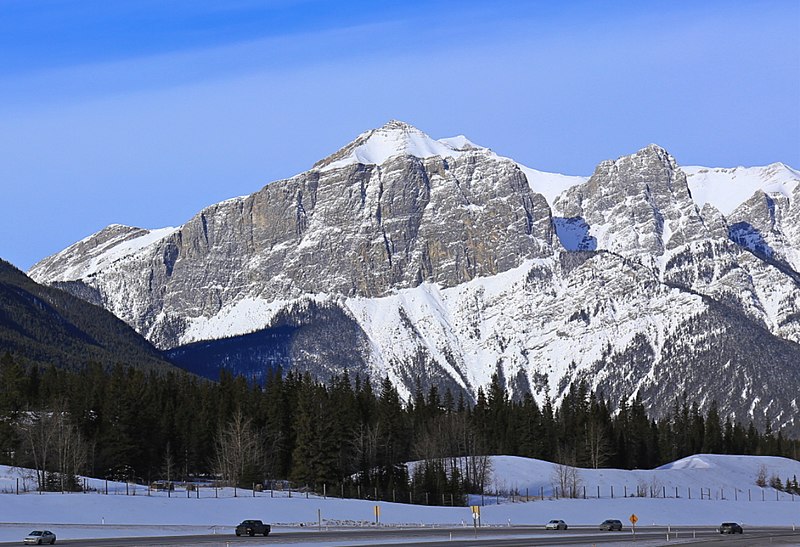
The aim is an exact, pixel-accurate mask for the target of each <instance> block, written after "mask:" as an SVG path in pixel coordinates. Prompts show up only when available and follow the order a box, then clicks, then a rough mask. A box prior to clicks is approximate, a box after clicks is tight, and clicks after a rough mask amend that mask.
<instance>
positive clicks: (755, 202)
mask: <svg viewBox="0 0 800 547" xmlns="http://www.w3.org/2000/svg"><path fill="white" fill-rule="evenodd" d="M798 269H800V184H798V177H797V172H796V171H794V170H792V169H791V168H788V167H786V166H784V165H782V164H773V165H770V166H767V167H763V168H747V169H744V168H737V169H732V170H725V169H706V168H696V167H692V168H687V169H683V168H681V167H680V166H679V164H678V162H677V160H676V159H675V158H673V157H672V156H671V155H670V154H669V153H668V152H667V151H666V150H663V149H662V148H660V147H658V146H656V145H650V146H647V147H645V148H643V149H642V150H640V151H638V152H635V153H634V154H631V155H628V156H623V157H621V158H618V159H616V160H609V161H605V162H602V163H601V164H600V165H599V166H598V167H597V169H596V170H595V173H594V174H593V175H592V177H590V178H588V179H586V178H582V177H567V176H564V175H556V174H549V173H542V172H539V171H536V170H534V169H530V168H528V167H525V166H521V165H520V164H518V163H516V162H515V161H513V160H512V159H510V158H505V157H501V156H499V155H497V154H495V153H494V152H492V151H491V150H490V149H488V148H485V147H482V146H479V145H476V144H474V143H472V142H471V141H469V140H468V139H466V138H465V137H463V136H461V137H454V138H449V139H440V140H436V139H432V138H431V137H429V136H428V135H426V134H424V133H423V132H422V131H420V130H418V129H416V128H414V127H411V126H409V125H407V124H404V123H402V122H397V121H392V122H389V123H388V124H386V125H385V126H383V127H381V128H378V129H374V130H371V131H367V132H365V133H363V134H362V135H359V136H358V137H357V138H356V139H355V140H354V141H353V142H351V143H349V144H347V145H345V146H344V147H342V148H341V149H340V150H339V151H337V152H335V153H333V154H332V155H330V156H329V157H327V158H325V159H323V160H321V161H319V162H317V163H316V164H315V165H314V167H313V168H312V169H310V170H309V171H307V172H305V173H301V174H299V175H297V176H296V177H293V178H291V179H288V180H283V181H277V182H273V183H271V184H269V185H267V186H265V187H264V188H263V189H261V190H259V191H257V192H255V193H254V194H252V195H250V196H245V197H241V198H235V199H232V200H228V201H225V202H222V203H219V204H216V205H213V206H210V207H208V208H206V209H205V210H203V211H201V212H200V213H198V214H197V215H196V216H195V217H194V218H192V219H191V220H189V222H187V223H186V224H184V225H183V226H180V227H179V228H176V229H172V228H170V229H163V230H157V231H147V230H141V229H138V228H128V227H122V226H118V225H114V226H110V227H108V228H106V229H104V230H102V231H100V232H98V233H97V234H94V235H92V236H90V237H88V238H86V239H84V240H83V241H81V242H78V243H76V244H75V245H73V246H71V247H69V248H67V249H65V250H64V251H62V252H60V253H58V254H56V255H54V256H52V257H48V258H46V259H45V260H43V261H41V262H40V263H38V264H37V265H35V266H34V267H33V268H32V270H31V272H30V274H31V276H32V277H34V279H36V280H37V281H40V282H44V283H52V284H55V285H57V286H60V287H62V288H65V289H67V290H69V291H71V292H73V293H74V294H76V295H79V296H81V297H83V298H86V299H88V300H90V301H92V302H94V303H96V304H99V305H102V306H104V307H106V308H107V309H109V310H111V311H112V312H114V313H115V314H117V315H118V316H119V317H121V318H122V319H123V320H125V321H126V322H128V323H129V324H130V325H132V326H133V327H134V328H135V329H136V330H137V331H138V332H140V333H141V334H143V335H144V336H146V337H147V338H148V339H149V340H151V341H152V342H154V343H155V344H156V345H158V346H160V347H161V348H164V349H170V350H172V352H173V353H172V355H173V356H174V357H176V358H178V357H179V356H180V355H183V356H184V357H186V361H185V363H186V364H187V365H191V355H192V353H191V352H189V351H187V350H184V349H182V348H181V346H183V345H186V344H189V343H191V342H198V341H208V340H215V339H219V338H222V337H232V336H234V337H235V336H241V335H244V334H247V333H250V332H254V331H259V330H265V329H266V330H269V329H274V328H286V327H287V326H288V327H291V329H295V330H293V331H292V332H293V333H294V334H291V335H290V336H284V337H283V338H282V339H281V340H282V342H281V343H282V344H284V346H285V347H281V348H280V351H275V349H274V348H262V347H251V348H247V351H238V352H237V355H244V354H247V355H249V356H250V357H248V359H249V360H247V361H246V362H245V361H241V359H239V361H236V360H234V359H223V360H221V361H220V366H222V364H223V363H224V365H225V366H228V367H232V368H234V369H235V370H236V371H237V372H242V373H245V374H247V375H248V376H249V377H252V376H253V375H256V376H257V375H259V374H263V373H264V369H265V366H266V365H265V363H269V366H274V365H283V366H284V367H289V366H295V367H299V368H302V369H305V370H311V371H314V372H316V373H318V374H320V375H321V376H329V375H331V374H336V373H337V372H341V371H342V370H343V369H344V368H347V369H349V370H350V371H351V373H352V372H363V373H369V374H370V376H371V377H372V378H373V379H379V378H381V377H384V376H387V375H388V376H389V377H390V378H391V379H392V380H394V381H395V382H396V384H397V385H398V388H399V389H400V391H401V393H403V394H405V395H406V396H407V395H408V394H410V392H411V391H412V390H413V389H414V387H415V386H416V385H417V383H419V384H420V385H421V387H422V388H423V389H427V388H428V387H429V386H430V385H433V384H436V385H438V386H439V387H440V388H441V389H442V390H444V389H445V388H448V387H449V388H452V389H454V390H463V391H464V392H466V393H467V395H468V396H471V397H474V395H475V392H476V390H477V388H478V387H480V386H482V385H485V384H486V383H487V381H488V379H489V378H490V377H491V375H492V374H493V373H495V372H497V373H499V374H500V376H501V378H503V380H504V381H505V382H506V384H507V386H508V387H509V389H510V391H511V392H512V393H513V394H514V395H519V394H521V393H524V392H531V393H533V394H534V396H535V397H536V398H537V399H538V400H539V401H540V402H541V401H544V399H545V398H546V397H550V398H551V399H552V400H556V401H557V400H558V399H559V397H560V396H561V395H562V394H563V393H564V392H565V390H566V389H567V388H568V386H569V385H570V383H571V382H574V381H577V380H586V381H587V382H588V383H589V385H590V387H591V388H593V389H597V390H600V391H603V393H604V394H605V395H606V396H608V397H610V398H611V400H614V401H617V400H622V399H624V398H627V397H632V396H634V395H635V394H636V393H639V394H640V395H642V397H643V399H644V401H645V403H646V404H647V405H648V407H649V408H650V410H651V411H652V412H653V413H654V415H656V416H658V415H660V414H663V413H664V412H666V411H667V410H668V409H669V408H670V407H671V405H672V401H673V399H674V397H675V396H677V395H679V394H681V393H684V392H685V393H687V394H688V395H690V396H691V397H692V398H693V399H695V400H697V401H698V402H699V403H700V404H701V405H702V406H705V405H708V404H710V402H711V401H712V400H715V399H716V400H717V401H718V403H719V406H720V410H721V411H722V412H723V414H726V415H731V416H732V417H734V418H736V419H739V420H742V421H744V422H747V421H748V420H750V419H754V420H756V422H757V424H758V425H759V426H761V425H763V423H764V422H765V421H769V422H771V423H772V425H773V427H774V428H775V429H777V428H779V427H788V428H792V429H793V431H798V429H799V428H800V421H798V419H797V416H798V395H797V394H798V393H800V273H798ZM251 341H252V339H251V338H247V339H245V338H242V340H241V344H247V343H250V342H251ZM226 343H227V344H228V345H229V346H231V347H235V346H236V341H235V340H234V341H228V342H226ZM240 349H241V348H240ZM268 355H269V356H270V357H269V358H267V356H268ZM275 355H280V356H285V362H280V363H276V362H275V361H274V359H273V357H272V356H275ZM282 358H283V357H282Z"/></svg>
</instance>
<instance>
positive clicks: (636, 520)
mask: <svg viewBox="0 0 800 547" xmlns="http://www.w3.org/2000/svg"><path fill="white" fill-rule="evenodd" d="M630 521H631V524H633V525H634V526H635V525H636V523H637V522H638V521H639V517H637V516H636V513H634V514H632V515H631V518H630Z"/></svg>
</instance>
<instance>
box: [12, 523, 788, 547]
mask: <svg viewBox="0 0 800 547" xmlns="http://www.w3.org/2000/svg"><path fill="white" fill-rule="evenodd" d="M668 534H669V539H667V537H668ZM391 543H394V544H402V545H420V546H425V547H446V546H447V547H452V546H453V545H454V544H456V545H459V546H465V547H489V546H497V547H524V546H547V545H585V546H591V545H626V544H630V545H647V546H656V545H718V546H720V547H723V546H725V547H727V546H729V545H730V546H737V545H740V546H753V545H795V546H800V530H797V531H793V530H792V529H791V527H789V528H785V527H783V528H782V527H752V528H747V529H746V530H745V533H744V534H743V535H741V536H739V535H737V536H735V537H734V536H729V535H725V536H722V535H721V534H719V533H718V532H717V530H716V528H712V527H671V528H669V529H668V528H667V527H660V526H647V527H639V528H637V531H636V537H635V539H634V536H633V534H632V533H631V530H630V528H628V529H626V530H625V531H623V532H600V531H598V530H597V529H596V527H588V526H587V527H581V526H576V527H570V529H568V530H562V531H545V530H543V529H542V527H538V526H537V527H525V526H518V527H503V528H499V527H498V528H481V529H479V530H477V531H475V530H474V529H472V528H463V527H459V528H374V529H368V530H364V529H347V528H346V529H340V528H337V529H330V530H322V531H312V530H307V531H296V530H293V529H288V530H280V529H278V530H275V531H274V532H273V533H272V534H270V535H269V536H267V537H263V536H262V537H236V536H234V535H196V536H194V535H193V536H162V537H146V538H145V537H139V538H119V537H113V538H108V539H76V540H59V541H58V542H57V545H81V546H84V545H85V546H91V547H122V546H141V547H150V546H153V547H155V546H167V545H169V546H190V545H204V546H221V547H228V546H239V545H253V546H258V545H311V544H313V545H326V544H328V545H337V546H341V545H358V546H360V547H386V545H387V544H391ZM19 544H20V542H13V543H0V545H19Z"/></svg>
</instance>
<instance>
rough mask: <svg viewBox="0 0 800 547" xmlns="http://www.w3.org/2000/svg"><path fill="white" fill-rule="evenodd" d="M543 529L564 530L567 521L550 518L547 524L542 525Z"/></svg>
mask: <svg viewBox="0 0 800 547" xmlns="http://www.w3.org/2000/svg"><path fill="white" fill-rule="evenodd" d="M544 529H545V530H566V529H567V523H566V522H564V521H563V520H556V519H553V520H551V521H550V522H548V523H547V524H545V525H544Z"/></svg>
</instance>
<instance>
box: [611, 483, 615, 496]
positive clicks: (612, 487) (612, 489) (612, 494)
mask: <svg viewBox="0 0 800 547" xmlns="http://www.w3.org/2000/svg"><path fill="white" fill-rule="evenodd" d="M611 499H612V500H613V499H614V485H613V484H612V485H611Z"/></svg>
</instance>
